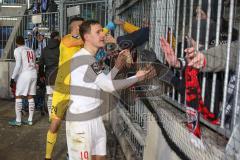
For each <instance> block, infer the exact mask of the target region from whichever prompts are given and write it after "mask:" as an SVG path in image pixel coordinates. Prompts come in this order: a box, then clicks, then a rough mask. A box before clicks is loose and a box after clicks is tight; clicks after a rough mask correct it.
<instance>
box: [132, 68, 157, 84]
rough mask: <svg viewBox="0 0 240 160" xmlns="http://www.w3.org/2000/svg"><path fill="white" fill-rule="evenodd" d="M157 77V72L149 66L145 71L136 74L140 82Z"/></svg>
mask: <svg viewBox="0 0 240 160" xmlns="http://www.w3.org/2000/svg"><path fill="white" fill-rule="evenodd" d="M156 75H157V73H156V70H155V69H154V67H153V66H151V65H149V66H147V67H146V68H145V69H143V70H139V71H138V72H137V73H136V76H137V78H138V80H139V81H143V80H147V79H151V78H153V77H155V76H156Z"/></svg>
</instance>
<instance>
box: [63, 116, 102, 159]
mask: <svg viewBox="0 0 240 160" xmlns="http://www.w3.org/2000/svg"><path fill="white" fill-rule="evenodd" d="M66 135H67V146H68V154H69V160H80V159H81V160H90V159H91V156H92V155H99V156H105V155H106V130H105V127H104V124H103V121H102V117H98V118H96V119H92V120H88V121H81V122H79V121H66Z"/></svg>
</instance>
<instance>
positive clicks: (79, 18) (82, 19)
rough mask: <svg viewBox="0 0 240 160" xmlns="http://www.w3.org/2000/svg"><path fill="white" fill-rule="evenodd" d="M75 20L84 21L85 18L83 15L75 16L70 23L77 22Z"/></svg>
mask: <svg viewBox="0 0 240 160" xmlns="http://www.w3.org/2000/svg"><path fill="white" fill-rule="evenodd" d="M75 21H84V18H82V17H73V18H72V19H71V20H70V22H69V24H71V23H72V22H75Z"/></svg>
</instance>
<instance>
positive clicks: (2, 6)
mask: <svg viewBox="0 0 240 160" xmlns="http://www.w3.org/2000/svg"><path fill="white" fill-rule="evenodd" d="M1 7H2V8H22V6H5V5H4V6H1Z"/></svg>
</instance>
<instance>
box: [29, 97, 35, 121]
mask: <svg viewBox="0 0 240 160" xmlns="http://www.w3.org/2000/svg"><path fill="white" fill-rule="evenodd" d="M28 107H29V117H28V121H32V119H33V113H34V109H35V103H34V99H33V98H31V99H28Z"/></svg>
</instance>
